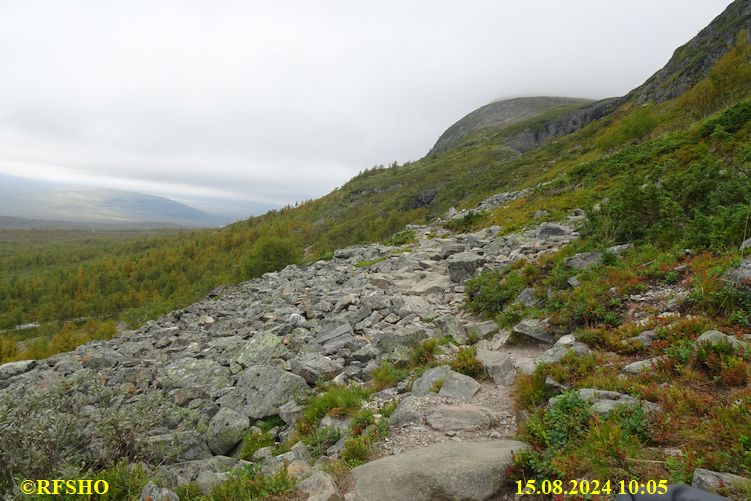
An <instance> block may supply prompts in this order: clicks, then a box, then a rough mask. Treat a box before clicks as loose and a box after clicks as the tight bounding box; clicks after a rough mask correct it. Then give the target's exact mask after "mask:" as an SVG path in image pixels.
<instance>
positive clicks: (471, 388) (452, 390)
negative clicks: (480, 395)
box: [412, 365, 480, 400]
mask: <svg viewBox="0 0 751 501" xmlns="http://www.w3.org/2000/svg"><path fill="white" fill-rule="evenodd" d="M436 386H440V389H439V391H438V395H439V396H441V397H453V398H463V399H466V400H468V399H470V398H472V397H474V396H475V395H476V394H477V392H478V391H480V383H478V382H477V381H475V380H474V379H472V378H471V377H469V376H465V375H464V374H459V373H458V372H454V371H452V370H451V368H450V367H449V366H448V365H442V366H440V367H434V368H433V369H428V370H427V371H425V373H424V374H423V375H422V376H420V377H419V378H417V379H416V380H415V382H414V383H413V384H412V394H413V395H415V396H417V397H422V396H425V395H428V394H430V393H433V390H434V389H435V388H436Z"/></svg>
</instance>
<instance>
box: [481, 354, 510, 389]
mask: <svg viewBox="0 0 751 501" xmlns="http://www.w3.org/2000/svg"><path fill="white" fill-rule="evenodd" d="M477 360H479V361H480V362H481V363H482V365H483V366H485V372H487V374H488V376H490V377H491V378H493V381H495V383H496V384H502V385H504V386H511V385H512V384H514V380H515V379H516V369H515V368H514V362H513V360H511V358H510V357H509V356H508V355H506V354H505V353H502V352H500V351H492V350H486V349H484V348H479V349H478V350H477Z"/></svg>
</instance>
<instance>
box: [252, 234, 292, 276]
mask: <svg viewBox="0 0 751 501" xmlns="http://www.w3.org/2000/svg"><path fill="white" fill-rule="evenodd" d="M301 260H302V247H301V246H300V244H298V243H297V242H295V241H294V240H292V239H291V238H281V237H274V236H263V237H259V238H258V240H256V241H255V242H254V243H253V245H252V246H251V247H250V249H249V250H248V252H247V253H246V254H245V258H244V260H243V269H244V270H245V276H246V277H249V278H253V277H260V276H261V275H263V274H264V273H267V272H270V271H279V270H281V269H282V268H284V267H285V266H287V265H289V264H295V263H299V262H300V261H301Z"/></svg>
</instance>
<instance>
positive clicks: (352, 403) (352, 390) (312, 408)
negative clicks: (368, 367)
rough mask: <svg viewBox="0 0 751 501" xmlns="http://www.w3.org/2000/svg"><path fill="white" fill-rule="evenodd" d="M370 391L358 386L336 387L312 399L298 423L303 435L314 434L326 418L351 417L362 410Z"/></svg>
mask: <svg viewBox="0 0 751 501" xmlns="http://www.w3.org/2000/svg"><path fill="white" fill-rule="evenodd" d="M367 395H368V390H366V389H365V388H361V387H359V386H356V385H351V386H334V387H332V388H330V389H328V390H326V391H324V392H323V393H321V394H319V395H316V396H315V397H313V398H312V399H310V400H309V401H308V403H307V405H306V407H305V410H304V411H303V414H302V416H301V417H300V420H299V421H298V422H297V429H298V431H300V433H302V434H303V435H307V434H310V433H312V432H313V431H314V430H315V429H316V428H317V427H318V424H319V423H320V422H321V419H323V417H324V416H326V415H327V414H328V415H332V416H351V415H352V414H354V413H355V412H356V411H357V410H359V409H360V406H361V405H362V401H363V399H364V398H365V397H366V396H367Z"/></svg>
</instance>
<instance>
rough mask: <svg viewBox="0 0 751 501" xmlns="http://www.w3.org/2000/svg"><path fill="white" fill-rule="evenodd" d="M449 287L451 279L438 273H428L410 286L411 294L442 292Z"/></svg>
mask: <svg viewBox="0 0 751 501" xmlns="http://www.w3.org/2000/svg"><path fill="white" fill-rule="evenodd" d="M450 287H451V281H450V280H449V278H448V277H447V276H446V275H442V274H440V273H428V274H427V275H426V276H425V277H423V278H422V279H421V280H420V281H419V282H417V283H416V284H415V285H413V286H412V288H411V289H410V292H411V293H412V294H443V293H444V292H446V290H447V289H449V288H450Z"/></svg>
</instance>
